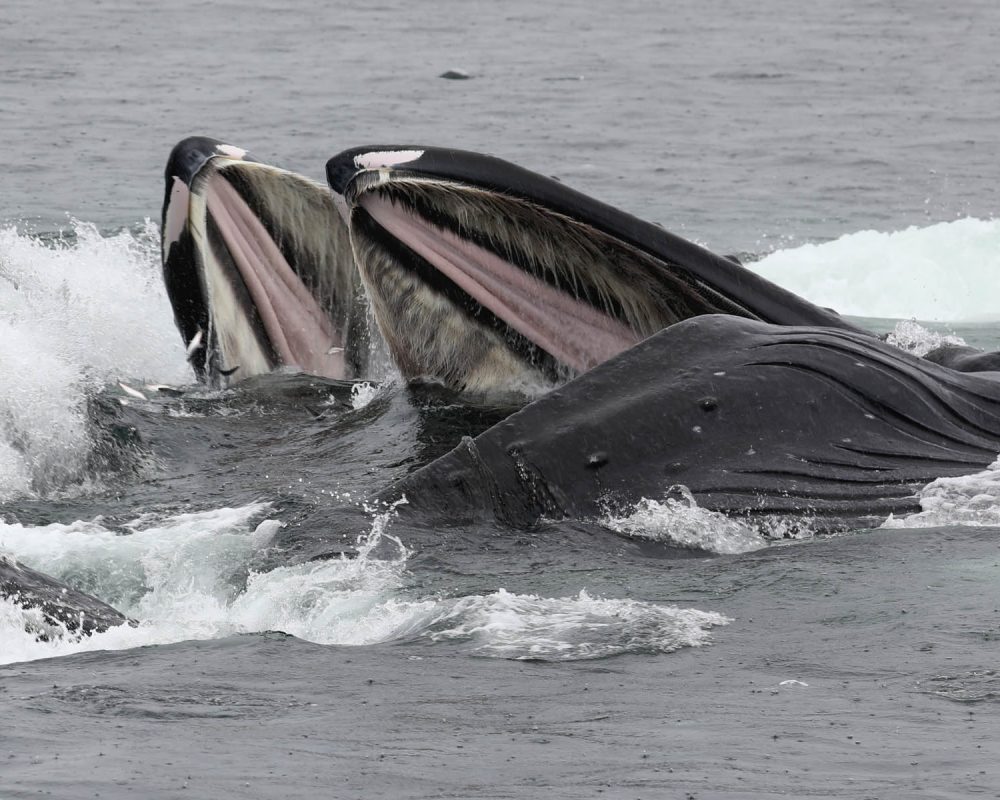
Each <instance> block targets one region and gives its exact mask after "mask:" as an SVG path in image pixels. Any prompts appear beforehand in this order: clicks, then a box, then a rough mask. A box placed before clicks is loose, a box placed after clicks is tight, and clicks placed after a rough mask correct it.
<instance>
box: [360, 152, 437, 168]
mask: <svg viewBox="0 0 1000 800" xmlns="http://www.w3.org/2000/svg"><path fill="white" fill-rule="evenodd" d="M423 154H424V151H423V150H373V151H371V152H370V153H359V154H358V155H356V156H355V157H354V166H355V167H357V168H358V169H385V168H386V167H395V166H399V165H400V164H409V163H410V162H411V161H416V160H417V159H418V158H420V156H422V155H423Z"/></svg>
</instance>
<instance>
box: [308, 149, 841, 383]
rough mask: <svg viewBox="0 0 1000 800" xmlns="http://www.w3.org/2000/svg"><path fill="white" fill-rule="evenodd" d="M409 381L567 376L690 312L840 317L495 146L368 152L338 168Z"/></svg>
mask: <svg viewBox="0 0 1000 800" xmlns="http://www.w3.org/2000/svg"><path fill="white" fill-rule="evenodd" d="M327 181H328V182H329V184H330V187H331V189H332V191H333V195H334V200H335V203H336V205H337V207H338V208H339V209H340V211H341V214H342V215H343V216H344V219H345V220H346V221H347V223H348V225H349V228H350V236H351V242H352V246H353V249H354V255H355V261H356V264H357V267H358V269H359V270H360V273H361V279H362V281H363V283H364V286H365V289H366V291H367V294H368V297H369V301H370V303H371V307H372V310H373V312H374V316H375V319H376V320H377V322H378V324H379V327H380V329H381V332H382V334H383V336H384V337H385V339H386V340H387V342H388V344H389V347H390V350H391V351H392V353H393V355H394V357H395V360H396V362H397V365H398V366H399V367H400V369H401V371H402V372H403V374H404V375H406V376H409V377H414V376H417V375H429V376H430V377H432V378H434V379H437V380H440V381H442V382H443V383H445V384H446V385H448V386H451V387H453V388H456V389H459V390H462V389H465V390H472V391H483V392H491V391H494V390H496V389H497V388H500V387H504V388H506V387H509V386H510V384H511V382H512V381H514V382H523V383H525V384H528V385H531V384H535V385H543V386H551V385H554V384H558V383H561V382H564V381H566V380H568V379H570V378H573V377H574V376H576V375H579V374H581V373H583V372H586V371H587V370H589V369H591V368H592V367H594V366H596V365H597V364H600V363H602V362H604V361H606V360H607V359H609V358H611V357H612V356H615V355H617V354H618V353H620V352H622V351H624V350H626V349H628V348H630V347H632V346H633V345H635V344H636V343H637V342H639V341H640V340H642V339H644V338H646V337H648V336H650V335H652V334H653V333H656V332H657V331H659V330H661V329H662V328H664V327H666V326H668V325H671V324H673V323H675V322H678V321H680V320H684V319H688V318H690V317H694V316H699V315H702V314H715V313H724V314H733V315H738V316H742V317H747V318H751V319H762V320H765V321H769V322H777V323H781V324H827V325H834V326H839V327H843V326H845V325H846V323H842V322H841V321H840V320H839V318H838V317H836V316H835V315H833V314H830V313H829V312H827V311H825V310H823V309H819V308H817V307H815V306H813V305H811V304H809V303H807V302H806V301H804V300H801V299H800V298H797V297H795V296H794V295H791V294H790V293H788V292H785V291H784V290H781V289H780V288H779V287H777V286H774V285H772V284H770V283H768V282H766V281H764V280H763V279H761V278H759V277H757V276H756V275H754V274H753V273H751V272H749V271H748V270H746V269H744V268H742V267H741V266H740V265H739V264H738V263H736V262H734V261H732V260H729V259H725V258H722V257H720V256H717V255H715V254H713V253H711V252H709V251H707V250H705V249H704V248H701V247H699V246H697V245H695V244H692V243H691V242H687V241H685V240H683V239H681V238H680V237H677V236H673V235H672V234H669V233H668V232H666V231H665V230H663V229H662V228H660V227H659V226H656V225H653V224H650V223H647V222H643V221H641V220H639V219H637V218H635V217H632V216H631V215H628V214H626V213H624V212H622V211H619V210H617V209H615V208H612V207H610V206H607V205H605V204H603V203H600V202H598V201H596V200H594V199H592V198H590V197H587V196H586V195H583V194H581V193H579V192H576V191H574V190H572V189H570V188H568V187H566V186H564V185H563V184H561V183H560V182H558V181H555V180H552V179H549V178H545V177H543V176H541V175H538V174H535V173H533V172H529V171H528V170H525V169H522V168H520V167H517V166H515V165H513V164H510V163H508V162H505V161H502V160H500V159H497V158H493V157H490V156H485V155H480V154H477V153H470V152H465V151H461V150H447V149H440V148H430V147H420V146H376V147H365V148H355V149H351V150H347V151H345V152H343V153H341V154H339V155H337V156H334V157H333V158H332V159H330V161H329V162H328V163H327Z"/></svg>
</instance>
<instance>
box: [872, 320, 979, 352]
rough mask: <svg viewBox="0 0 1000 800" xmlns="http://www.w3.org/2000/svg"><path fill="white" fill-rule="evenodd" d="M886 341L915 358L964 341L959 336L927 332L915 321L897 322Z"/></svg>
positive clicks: (961, 343)
mask: <svg viewBox="0 0 1000 800" xmlns="http://www.w3.org/2000/svg"><path fill="white" fill-rule="evenodd" d="M886 341H887V342H888V343H889V344H891V345H893V346H894V347H898V348H899V349H900V350H905V351H906V352H907V353H912V354H913V355H915V356H925V355H927V354H928V353H929V352H931V350H936V349H937V348H938V347H941V346H943V345H964V344H965V340H964V339H963V338H962V337H961V336H954V335H951V334H942V333H937V332H935V331H931V330H928V329H927V328H925V327H924V326H923V325H921V324H920V323H918V322H917V321H916V320H910V319H904V320H902V321H900V322H897V323H896V327H895V328H893V329H892V331H890V333H889V335H888V336H887V337H886Z"/></svg>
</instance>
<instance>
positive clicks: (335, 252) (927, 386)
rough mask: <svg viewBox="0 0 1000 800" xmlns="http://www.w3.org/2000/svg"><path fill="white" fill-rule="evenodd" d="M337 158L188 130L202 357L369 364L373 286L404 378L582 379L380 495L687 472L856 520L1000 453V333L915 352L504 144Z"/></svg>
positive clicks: (755, 501)
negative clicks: (526, 163) (315, 161)
mask: <svg viewBox="0 0 1000 800" xmlns="http://www.w3.org/2000/svg"><path fill="white" fill-rule="evenodd" d="M326 172H327V181H328V183H329V189H330V191H329V192H326V193H324V192H323V191H322V190H320V189H319V188H318V187H317V185H316V184H314V183H313V182H311V181H309V180H307V179H305V178H301V177H300V176H295V175H293V174H292V173H288V172H286V171H283V170H279V169H277V168H274V167H268V166H266V165H262V164H260V163H259V162H255V161H252V160H250V158H249V157H248V156H247V155H246V154H245V153H244V152H243V151H241V150H236V149H234V148H232V147H230V146H228V145H223V144H221V143H219V142H217V141H216V140H211V139H201V138H199V139H189V140H185V141H184V142H181V144H179V145H178V146H177V148H175V150H174V152H173V154H172V155H171V159H170V162H169V163H168V166H167V195H166V198H165V203H164V227H163V233H164V274H165V278H166V280H167V284H168V291H169V294H170V298H171V301H172V302H173V303H174V309H175V315H176V317H177V323H178V326H179V327H180V328H181V331H182V334H183V335H184V338H185V341H187V342H188V343H189V347H190V348H193V350H194V358H193V362H194V364H195V368H196V370H199V374H200V375H201V376H202V377H204V378H206V379H208V380H215V381H228V380H238V379H241V378H244V377H247V376H248V375H250V374H253V373H254V372H262V371H267V370H268V369H271V368H274V367H275V366H280V365H296V366H298V367H300V368H302V369H304V370H306V371H315V372H318V373H319V374H321V375H327V376H332V377H345V376H346V377H353V376H359V375H360V374H361V370H362V369H363V361H364V353H365V352H367V351H366V350H365V346H366V345H364V343H362V344H361V345H356V344H355V342H354V341H353V337H354V336H355V335H359V336H360V334H359V331H362V330H363V327H364V326H363V325H361V324H360V321H361V318H362V317H364V315H365V313H366V309H367V308H369V307H370V309H371V312H372V314H373V316H374V319H375V321H376V323H377V325H378V329H379V331H380V332H381V335H382V336H383V337H384V339H385V341H386V343H387V345H388V348H389V350H390V352H391V354H392V356H393V358H394V360H395V362H396V364H397V366H398V367H399V369H400V370H401V372H402V373H403V375H404V376H405V377H406V378H411V379H413V378H419V377H427V378H431V379H432V380H434V381H437V382H440V383H441V384H443V385H444V386H445V387H447V388H449V389H451V390H454V391H468V392H474V393H486V394H491V393H496V392H503V393H507V392H509V391H510V390H511V388H519V387H525V388H530V387H541V388H545V389H553V387H561V388H556V389H554V390H553V391H552V392H551V393H550V394H548V395H545V396H542V397H540V398H539V399H537V400H536V401H535V402H533V403H531V404H529V405H527V406H526V407H524V408H523V409H522V410H521V411H519V412H518V413H516V414H514V415H512V416H511V417H509V418H508V419H507V420H505V421H503V422H501V423H499V424H498V425H496V426H494V427H493V428H491V429H489V430H487V431H486V432H484V433H482V434H480V435H479V436H477V437H476V438H475V439H471V438H469V439H466V440H464V441H463V442H462V443H461V444H460V445H459V446H458V447H457V448H455V450H453V451H452V452H450V453H448V454H446V455H445V456H443V457H441V458H440V459H438V460H436V461H434V462H433V463H431V464H428V465H426V466H424V467H423V468H421V469H420V470H418V471H417V472H415V473H414V474H412V475H411V476H410V477H409V478H407V479H406V480H404V481H403V482H402V483H400V484H397V485H394V486H391V487H389V488H387V489H385V490H383V492H381V493H380V494H379V497H380V498H382V499H385V500H388V501H393V500H395V499H398V497H399V496H401V495H402V494H406V496H407V498H408V500H409V502H410V506H409V508H410V509H411V510H412V511H416V512H418V513H422V514H427V515H430V516H431V517H435V516H437V517H442V516H443V517H444V518H448V519H456V518H461V517H462V516H463V515H467V514H481V513H487V514H491V515H493V516H495V517H496V518H497V519H499V520H501V521H503V522H506V523H508V524H511V525H515V526H527V525H533V524H535V523H536V522H537V521H538V520H539V519H541V518H543V517H565V516H571V517H593V516H595V515H600V514H603V513H604V512H605V511H608V510H613V511H621V510H624V509H626V508H627V507H628V506H629V505H631V504H634V503H635V502H636V501H638V500H639V499H640V498H643V497H646V498H650V499H655V498H658V497H661V496H662V494H663V492H664V490H666V489H667V488H668V487H670V486H674V485H677V486H684V487H686V488H687V489H688V490H689V491H690V492H691V493H692V495H693V496H694V497H695V499H696V500H697V501H698V502H699V503H700V504H701V505H703V506H705V507H707V508H709V509H713V510H718V511H724V512H728V513H736V514H752V515H770V514H793V515H801V514H807V515H810V516H813V517H816V518H817V519H819V520H820V521H821V522H820V526H821V527H822V526H828V527H837V526H840V525H841V524H856V523H858V522H865V521H871V520H873V519H880V518H882V517H884V516H885V515H886V514H888V513H898V512H903V511H909V510H915V508H916V502H917V501H916V499H915V492H916V490H917V489H918V488H919V487H921V486H923V485H924V484H926V483H928V482H930V481H931V480H933V479H935V478H937V477H941V476H946V475H961V474H967V473H971V472H974V471H976V470H978V469H982V468H983V467H985V466H987V465H988V464H990V463H992V462H993V461H994V460H995V458H996V456H997V453H998V452H1000V382H998V380H997V378H998V376H997V374H996V373H995V372H991V371H990V370H996V369H997V365H998V364H1000V358H998V357H997V356H996V355H995V354H994V355H983V354H980V353H978V351H973V350H971V349H969V348H966V349H957V350H956V349H951V350H945V351H941V352H939V353H936V354H933V355H932V356H931V359H930V360H923V359H918V358H916V357H913V356H910V355H907V354H905V353H903V352H901V351H899V350H897V349H895V348H893V347H891V346H890V345H888V344H885V343H884V342H881V341H879V340H878V339H876V338H875V337H874V336H873V335H872V334H870V333H868V332H867V331H864V330H862V329H860V328H858V327H856V326H855V325H853V324H852V323H850V322H849V321H847V320H844V319H842V318H841V317H840V316H838V315H837V314H836V313H835V312H832V311H830V310H829V309H824V308H820V307H818V306H815V305H813V304H812V303H809V302H808V301H806V300H804V299H802V298H799V297H797V296H796V295H794V294H792V293H790V292H788V291H786V290H784V289H782V288H781V287H778V286H776V285H774V284H772V283H770V282H768V281H766V280H764V279H762V278H760V277H759V276H757V275H755V274H754V273H752V272H750V271H749V270H747V269H745V268H744V267H742V266H741V265H740V264H739V262H738V261H736V260H735V259H731V258H726V257H722V256H718V255H715V254H714V253H711V252H710V251H708V250H706V249H704V248H702V247H699V246H698V245H695V244H693V243H691V242H687V241H685V240H684V239H682V238H680V237H678V236H675V235H673V234H671V233H669V232H667V231H665V230H663V229H662V228H660V227H659V226H657V225H653V224H650V223H647V222H643V221H641V220H639V219H637V218H635V217H633V216H631V215H629V214H627V213H625V212H622V211H620V210H618V209H615V208H613V207H611V206H608V205H605V204H603V203H600V202H598V201H596V200H594V199H592V198H590V197H587V196H586V195H583V194H581V193H579V192H576V191H574V190H572V189H569V188H568V187H566V186H564V185H562V184H561V183H559V182H558V181H555V180H551V179H548V178H544V177H542V176H540V175H537V174H535V173H532V172H530V171H528V170H524V169H522V168H520V167H517V166H515V165H513V164H510V163H507V162H505V161H502V160H500V159H496V158H492V157H489V156H484V155H480V154H476V153H470V152H465V151H460V150H448V149H439V148H430V147H419V146H377V147H362V148H354V149H351V150H347V151H344V152H343V153H341V154H339V155H337V156H334V157H333V158H332V159H330V160H329V161H328V162H327V165H326ZM275 286H278V287H283V288H281V289H280V291H279V289H275V288H274V287H275ZM362 288H363V294H364V298H362V297H360V293H361V290H362ZM310 298H311V300H310ZM359 309H361V311H359ZM296 326H300V327H296ZM293 334H295V335H293ZM199 337H202V338H199ZM328 345H330V347H328ZM324 348H327V349H326V350H324ZM339 348H343V351H342V352H343V353H344V354H345V355H344V356H343V357H338V358H334V359H333V360H332V361H330V360H326V359H325V356H324V354H326V355H329V354H330V353H332V352H333V351H337V352H338V355H339V352H340V350H339ZM351 353H354V354H355V355H353V356H351V357H348V356H347V354H351ZM313 358H318V361H313V360H311V359H313ZM233 370H236V371H235V372H233ZM977 371H978V373H979V374H973V373H976V372H977ZM230 373H232V374H230ZM964 373H969V374H964Z"/></svg>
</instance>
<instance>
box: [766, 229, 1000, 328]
mask: <svg viewBox="0 0 1000 800" xmlns="http://www.w3.org/2000/svg"><path fill="white" fill-rule="evenodd" d="M747 266H748V267H749V268H750V269H752V270H753V271H754V272H757V273H758V274H760V275H762V276H763V277H765V278H767V279H768V280H771V281H774V282H775V283H777V284H778V285H779V286H783V287H784V288H786V289H789V290H790V291H792V292H795V293H796V294H798V295H801V296H802V297H805V298H807V299H808V300H810V301H812V302H813V303H816V304H818V305H821V306H828V307H830V308H833V309H835V310H837V311H838V312H840V313H841V314H852V315H855V316H861V317H890V318H901V319H910V318H916V319H922V320H929V321H935V320H936V321H944V322H956V321H959V320H996V319H1000V281H997V280H996V276H997V274H1000V220H995V219H994V220H981V219H973V218H966V219H959V220H955V221H954V222H942V223H939V224H937V225H930V226H927V227H924V228H917V227H910V228H907V229H906V230H902V231H896V232H893V233H880V232H877V231H860V232H858V233H851V234H848V235H846V236H841V237H840V238H839V239H836V240H834V241H832V242H826V243H824V244H806V245H803V246H801V247H795V248H789V249H786V250H780V251H778V252H776V253H772V254H771V255H769V256H765V257H764V258H762V259H761V260H760V261H758V262H756V263H753V264H748V265H747Z"/></svg>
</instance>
